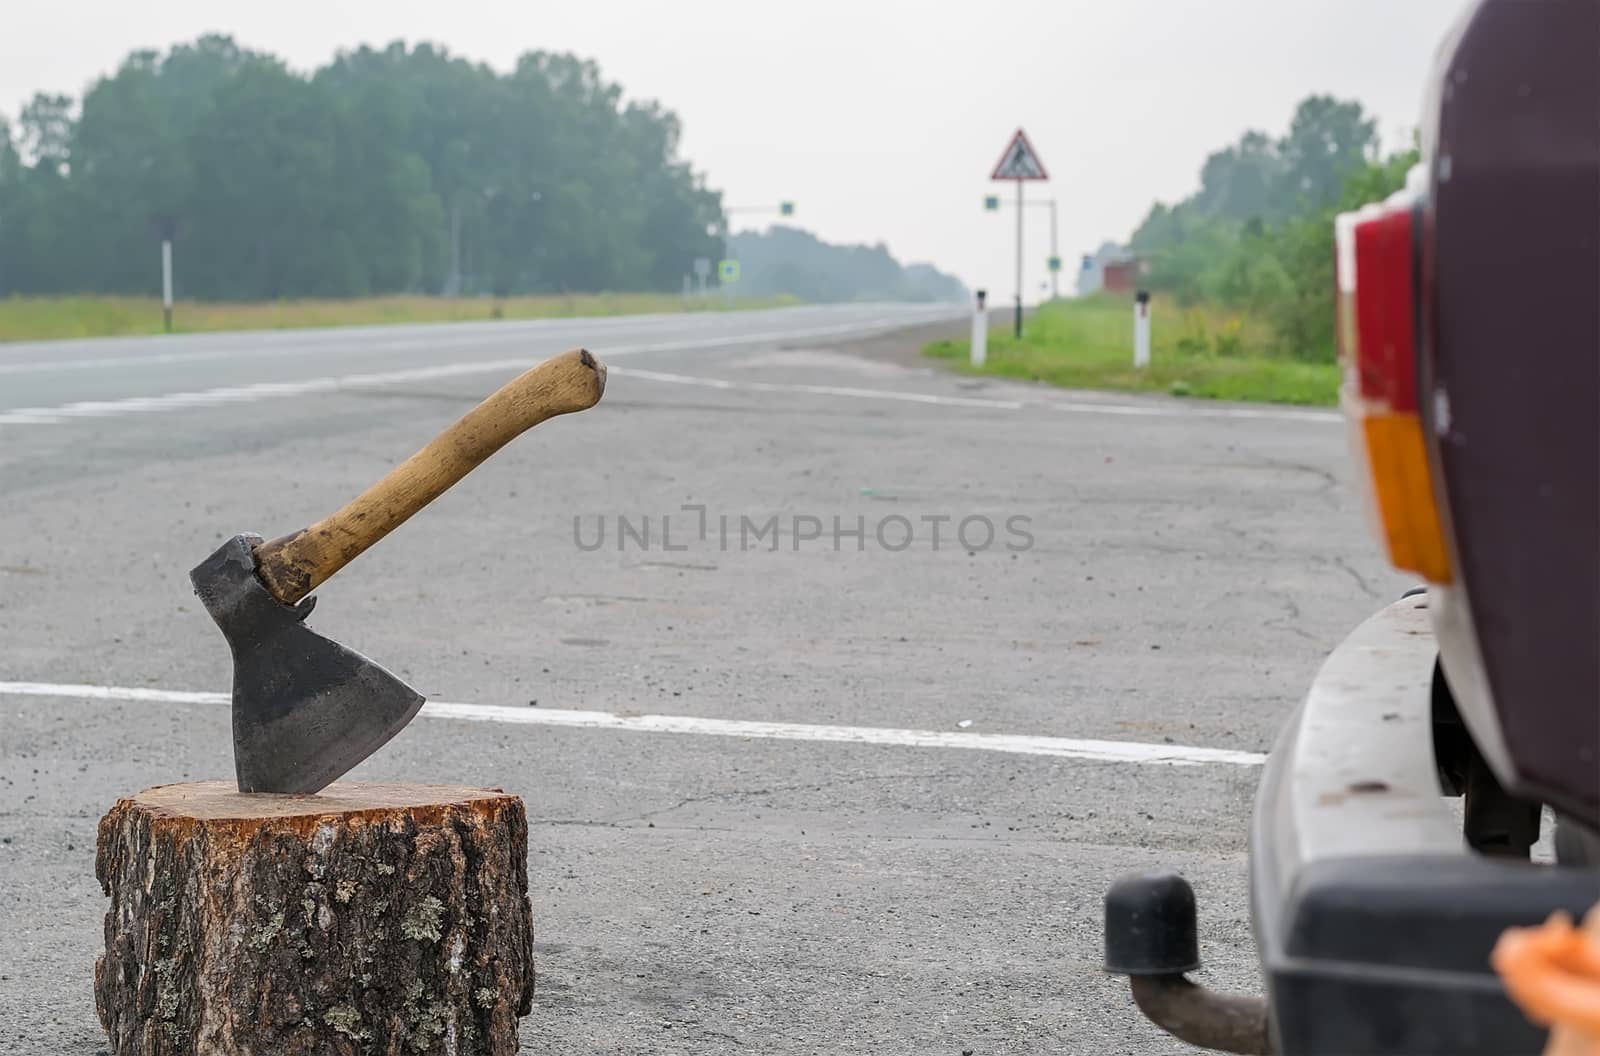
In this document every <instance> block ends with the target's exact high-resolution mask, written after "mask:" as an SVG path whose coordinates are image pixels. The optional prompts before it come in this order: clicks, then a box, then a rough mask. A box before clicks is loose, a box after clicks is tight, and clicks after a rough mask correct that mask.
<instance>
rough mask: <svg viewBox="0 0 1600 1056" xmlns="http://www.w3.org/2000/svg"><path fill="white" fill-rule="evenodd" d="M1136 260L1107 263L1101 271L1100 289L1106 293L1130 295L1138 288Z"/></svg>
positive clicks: (1138, 268) (1137, 263) (1138, 273)
mask: <svg viewBox="0 0 1600 1056" xmlns="http://www.w3.org/2000/svg"><path fill="white" fill-rule="evenodd" d="M1140 270H1141V269H1140V267H1139V262H1138V261H1137V260H1112V261H1107V262H1106V263H1105V266H1104V268H1103V271H1102V278H1101V280H1100V289H1101V290H1103V291H1105V292H1106V293H1132V292H1133V291H1134V290H1135V289H1137V288H1138V286H1139V275H1140Z"/></svg>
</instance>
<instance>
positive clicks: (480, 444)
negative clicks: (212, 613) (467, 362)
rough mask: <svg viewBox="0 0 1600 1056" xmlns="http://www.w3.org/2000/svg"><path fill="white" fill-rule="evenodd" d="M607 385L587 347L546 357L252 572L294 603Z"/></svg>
mask: <svg viewBox="0 0 1600 1056" xmlns="http://www.w3.org/2000/svg"><path fill="white" fill-rule="evenodd" d="M605 388H606V367H605V364H604V363H601V362H600V361H599V360H598V359H596V358H595V357H594V356H592V355H590V354H589V353H588V352H587V351H586V350H583V349H578V350H575V351H572V352H564V353H562V354H561V355H559V356H555V357H553V358H551V359H547V360H545V361H544V362H543V363H540V364H539V365H538V366H536V367H534V368H533V369H532V370H529V371H528V372H527V373H525V374H523V375H522V376H521V377H518V378H516V379H514V380H512V381H509V382H507V383H506V384H505V385H504V386H503V387H502V388H501V389H500V390H499V391H497V392H496V393H494V395H492V396H490V397H489V398H488V399H486V400H484V401H483V402H482V403H480V404H478V406H476V407H474V408H473V409H472V410H470V411H468V412H467V413H466V415H465V416H463V417H462V419H461V420H460V421H458V422H456V423H455V424H454V425H452V426H451V427H450V428H448V429H446V430H445V431H444V432H442V433H440V434H439V435H438V436H436V437H434V439H433V440H432V441H431V442H430V443H429V444H428V446H427V447H424V448H423V449H422V450H421V451H418V452H417V453H416V454H414V455H412V456H411V457H410V458H408V459H406V461H405V462H403V463H402V464H400V465H399V466H396V467H395V468H394V469H393V470H391V471H390V473H389V475H388V476H386V477H384V478H383V479H382V480H380V481H378V482H377V483H376V484H374V485H372V487H370V488H368V489H367V490H366V491H364V492H362V493H361V494H360V495H359V496H357V497H356V498H355V499H354V500H352V501H351V502H350V503H349V505H347V506H345V508H344V509H342V510H340V511H339V512H338V513H335V514H333V515H331V516H329V517H325V518H323V519H322V520H320V521H318V522H317V523H316V524H313V525H312V526H311V527H309V528H305V529H302V530H301V531H298V532H295V533H293V534H292V535H286V536H283V537H282V538H280V539H273V540H271V541H270V542H265V543H262V544H261V545H260V546H258V547H256V552H255V553H256V574H257V575H258V576H260V577H261V582H262V583H263V584H265V585H266V588H267V589H268V590H269V591H271V592H272V596H273V597H275V598H277V599H278V600H279V601H281V602H283V603H284V604H285V605H293V604H295V603H296V602H298V601H299V600H300V599H302V598H304V597H305V596H306V595H307V594H310V593H311V592H312V591H313V590H315V589H317V587H318V585H320V584H321V583H323V582H324V581H326V580H327V579H328V577H330V576H332V575H333V574H334V573H335V572H337V571H339V570H340V569H341V568H343V567H344V566H345V565H348V564H349V563H350V562H351V561H354V560H355V559H356V558H357V557H360V556H361V554H362V553H363V552H364V551H365V550H366V549H367V547H369V546H371V545H372V544H373V543H375V542H377V541H378V540H379V539H382V538H383V537H384V536H386V535H388V534H389V533H390V532H392V531H394V530H395V529H396V528H398V527H400V525H402V524H404V523H405V521H406V518H408V517H410V516H411V515H412V514H413V513H416V512H417V511H418V510H420V509H422V508H423V507H424V506H426V505H427V504H428V503H430V502H432V501H433V500H434V499H436V498H438V497H439V496H440V495H442V494H444V492H445V491H446V490H447V489H448V488H449V487H450V486H451V485H452V484H454V483H455V482H456V481H458V480H460V479H461V478H462V477H464V476H466V475H467V474H468V473H470V472H471V471H472V470H473V469H474V468H475V467H477V465H478V464H479V463H481V462H482V461H483V460H484V459H486V458H488V457H489V456H490V455H492V454H494V453H495V452H496V451H498V450H500V449H501V448H502V447H504V446H505V445H506V444H508V443H510V442H511V441H512V440H513V439H515V438H516V437H517V436H519V435H521V434H522V433H524V432H526V431H528V430H529V429H532V428H533V427H534V426H536V425H538V424H539V423H540V422H542V421H544V420H545V419H546V418H554V417H555V416H556V415H558V414H570V413H572V412H573V411H583V410H587V409H589V408H590V407H593V406H594V405H595V404H596V403H598V402H599V401H600V394H601V393H603V392H604V391H605Z"/></svg>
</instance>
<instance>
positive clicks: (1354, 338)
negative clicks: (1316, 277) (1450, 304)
mask: <svg viewBox="0 0 1600 1056" xmlns="http://www.w3.org/2000/svg"><path fill="white" fill-rule="evenodd" d="M1422 171H1423V170H1422V169H1421V168H1420V167H1419V168H1418V169H1416V170H1413V172H1412V178H1411V179H1410V180H1408V181H1407V187H1406V189H1405V190H1403V191H1399V192H1397V193H1396V194H1394V195H1393V196H1391V197H1390V198H1389V199H1388V201H1386V202H1384V203H1382V204H1380V205H1369V206H1366V207H1365V208H1363V209H1360V210H1357V211H1356V212H1351V213H1344V214H1342V215H1340V216H1339V218H1338V219H1337V220H1336V221H1335V226H1334V231H1335V252H1336V254H1337V262H1336V273H1337V276H1336V281H1337V283H1338V334H1339V361H1340V364H1341V365H1342V367H1343V372H1344V384H1343V388H1342V391H1341V402H1342V403H1343V405H1344V412H1345V416H1346V418H1347V419H1348V420H1349V422H1350V426H1351V431H1352V434H1353V435H1352V439H1353V441H1354V446H1355V449H1356V461H1357V463H1358V464H1359V465H1360V466H1361V468H1362V469H1363V471H1364V473H1365V475H1366V479H1367V493H1368V496H1369V498H1370V506H1371V509H1372V512H1373V513H1374V514H1375V517H1376V520H1377V523H1378V530H1379V535H1380V536H1381V538H1382V539H1383V540H1384V543H1385V545H1386V546H1387V548H1388V553H1389V560H1390V562H1392V563H1393V564H1394V566H1395V567H1396V568H1399V569H1403V570H1405V571H1407V572H1415V573H1417V574H1418V575H1420V576H1422V577H1423V578H1424V579H1427V580H1428V581H1430V582H1433V583H1449V582H1450V580H1451V570H1450V552H1449V549H1448V548H1447V546H1446V544H1445V537H1444V526H1443V523H1442V522H1441V520H1440V515H1439V503H1438V501H1437V496H1436V495H1435V494H1434V488H1433V477H1432V474H1431V473H1430V471H1429V468H1428V449H1427V445H1426V443H1425V442H1424V434H1423V421H1422V416H1421V415H1420V413H1419V412H1418V402H1417V340H1418V334H1419V332H1420V320H1421V313H1420V312H1419V308H1420V305H1421V297H1420V294H1421V292H1422V291H1420V290H1419V289H1418V285H1419V282H1420V278H1419V275H1420V268H1419V267H1418V261H1419V252H1418V241H1419V240H1418V238H1417V232H1418V230H1419V225H1420V223H1421V201H1422V187H1421V185H1420V180H1419V177H1420V175H1421V173H1422Z"/></svg>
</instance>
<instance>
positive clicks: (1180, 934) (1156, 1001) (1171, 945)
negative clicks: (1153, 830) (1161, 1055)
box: [1106, 872, 1272, 1056]
mask: <svg viewBox="0 0 1600 1056" xmlns="http://www.w3.org/2000/svg"><path fill="white" fill-rule="evenodd" d="M1199 967H1200V946H1199V942H1198V940H1197V938H1196V923H1195V906H1194V889H1193V888H1191V887H1190V886H1189V882H1188V881H1187V880H1185V879H1184V878H1183V877H1181V876H1179V875H1178V874H1176V873H1171V872H1152V873H1140V874H1137V875H1134V876H1125V877H1123V878H1122V879H1120V880H1118V881H1117V882H1116V883H1115V884H1113V885H1111V890H1110V891H1108V892H1106V971H1108V972H1110V973H1112V974H1114V975H1126V976H1127V977H1128V984H1129V987H1130V988H1131V989H1132V991H1133V1000H1134V1003H1135V1004H1137V1005H1138V1006H1139V1011H1140V1012H1143V1013H1144V1016H1145V1018H1146V1019H1148V1020H1150V1022H1152V1023H1154V1024H1155V1025H1156V1026H1158V1027H1160V1028H1161V1029H1162V1030H1164V1031H1166V1032H1167V1033H1168V1034H1171V1035H1172V1036H1173V1037H1175V1038H1177V1039H1178V1040H1180V1041H1185V1042H1188V1043H1189V1044H1190V1045H1196V1046H1199V1047H1200V1048H1203V1049H1214V1050H1216V1051H1219V1052H1236V1053H1244V1054H1247V1056H1270V1054H1271V1053H1272V1041H1271V1035H1270V1033H1269V1031H1268V1029H1267V1002H1266V999H1265V998H1260V997H1247V996H1245V995H1242V994H1222V993H1218V992H1216V991H1215V990H1208V989H1206V988H1205V987H1203V986H1200V985H1199V984H1198V983H1194V982H1191V981H1190V980H1189V979H1188V978H1187V976H1186V973H1188V972H1192V971H1195V970H1196V969H1198V968H1199Z"/></svg>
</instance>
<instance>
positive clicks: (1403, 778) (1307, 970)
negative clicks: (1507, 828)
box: [1250, 596, 1600, 1056]
mask: <svg viewBox="0 0 1600 1056" xmlns="http://www.w3.org/2000/svg"><path fill="white" fill-rule="evenodd" d="M1435 656H1436V649H1435V646H1434V640H1433V634H1432V628H1431V625H1430V623H1429V619H1428V611H1427V599H1426V597H1425V596H1417V597H1408V598H1405V599H1403V600H1402V601H1400V602H1397V603H1395V604H1394V605H1391V606H1389V607H1388V608H1386V609H1383V610H1382V611H1380V612H1378V613H1377V614H1375V615H1374V616H1372V617H1371V618H1370V619H1368V620H1367V621H1366V622H1365V623H1363V624H1362V625H1361V626H1360V627H1359V628H1357V629H1356V631H1355V632H1354V633H1352V634H1351V635H1350V636H1349V637H1348V638H1347V639H1346V640H1345V641H1344V642H1343V643H1342V644H1341V645H1340V646H1339V647H1338V648H1337V649H1336V650H1335V651H1334V652H1333V653H1332V654H1331V655H1330V656H1329V657H1328V659H1327V661H1326V662H1325V663H1324V665H1323V667H1322V670H1321V671H1320V672H1319V673H1318V675H1317V678H1316V681H1315V682H1314V683H1313V685H1312V687H1311V690H1310V692H1309V693H1308V694H1307V696H1306V699H1305V701H1304V702H1303V703H1302V704H1301V706H1300V708H1299V709H1298V710H1297V711H1296V713H1295V715H1294V717H1293V719H1292V720H1291V721H1290V722H1289V724H1288V726H1287V727H1286V728H1285V729H1284V731H1283V733H1282V734H1281V736H1280V738H1279V740H1278V743H1277V745H1276V747H1275V748H1274V750H1273V752H1272V753H1271V755H1270V757H1269V758H1268V761H1267V765H1266V768H1265V771H1264V774H1263V777H1262V781H1261V785H1260V790H1259V793H1258V797H1257V802H1256V811H1255V819H1254V824H1253V828H1252V832H1251V848H1250V887H1251V903H1252V916H1253V924H1254V930H1255V937H1256V943H1257V946H1258V949H1259V951H1260V956H1261V962H1262V968H1263V971H1264V973H1265V976H1266V988H1267V995H1268V1005H1269V1018H1270V1022H1271V1033H1272V1041H1273V1047H1274V1049H1275V1051H1276V1052H1278V1053H1280V1054H1283V1056H1301V1054H1304V1056H1313V1054H1316V1056H1321V1054H1327V1056H1364V1054H1380V1053H1381V1054H1400V1053H1404V1054H1406V1056H1425V1054H1434V1053H1438V1054H1446V1053H1448V1054H1451V1056H1468V1054H1475V1053H1483V1054H1493V1056H1506V1054H1508V1053H1538V1052H1539V1051H1540V1049H1541V1048H1542V1046H1543V1044H1544V1035H1543V1032H1542V1031H1539V1030H1537V1029H1536V1028H1534V1027H1533V1026H1531V1025H1530V1024H1529V1023H1528V1021H1527V1020H1526V1019H1525V1018H1524V1017H1523V1016H1522V1014H1521V1013H1520V1012H1519V1011H1518V1010H1517V1008H1516V1007H1515V1006H1514V1005H1512V1004H1511V1002H1510V1001H1509V1000H1508V999H1507V998H1506V997H1505V995H1504V993H1503V991H1502V989H1501V987H1500V985H1499V982H1498V980H1497V978H1496V977H1495V975H1494V974H1493V972H1492V971H1491V969H1490V967H1489V961H1488V958H1489V952H1490V950H1491V949H1492V947H1493V946H1494V943H1495V941H1496V939H1497V938H1498V937H1499V936H1500V934H1501V932H1502V931H1504V930H1505V929H1506V928H1507V927H1511V926H1515V925H1528V924H1533V923H1537V922H1539V921H1542V920H1543V919H1545V918H1546V917H1547V916H1548V915H1549V914H1550V912H1551V911H1552V910H1555V909H1565V910H1567V911H1568V912H1570V913H1572V914H1574V915H1575V916H1576V915H1579V914H1581V913H1582V912H1583V911H1585V910H1586V909H1588V908H1589V906H1590V905H1592V904H1593V903H1594V902H1595V900H1596V897H1597V895H1600V873H1597V872H1596V871H1595V870H1593V869H1578V868H1569V867H1561V868H1555V867H1550V866H1539V865H1532V864H1527V863H1520V862H1507V861H1504V860H1493V859H1489V858H1485V857H1481V856H1479V855H1477V854H1475V853H1473V852H1472V851H1471V850H1469V849H1468V848H1467V847H1466V845H1465V843H1464V841H1463V839H1462V835H1461V824H1460V821H1459V819H1458V818H1457V816H1456V815H1455V813H1454V812H1453V811H1452V810H1451V809H1450V806H1449V804H1448V802H1447V801H1446V800H1445V799H1444V798H1443V797H1442V795H1441V792H1440V787H1439V779H1438V773H1437V768H1436V766H1435V762H1434V753H1433V707H1432V684H1433V669H1434V662H1435Z"/></svg>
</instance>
